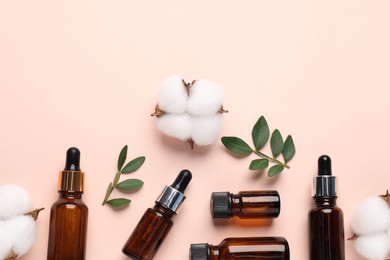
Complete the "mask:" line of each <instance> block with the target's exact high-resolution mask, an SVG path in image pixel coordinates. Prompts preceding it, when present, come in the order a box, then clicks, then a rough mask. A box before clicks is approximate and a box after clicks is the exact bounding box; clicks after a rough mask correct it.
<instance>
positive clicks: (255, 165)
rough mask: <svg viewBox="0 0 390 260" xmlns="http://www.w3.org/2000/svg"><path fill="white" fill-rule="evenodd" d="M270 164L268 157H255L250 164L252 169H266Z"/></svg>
mask: <svg viewBox="0 0 390 260" xmlns="http://www.w3.org/2000/svg"><path fill="white" fill-rule="evenodd" d="M268 165H269V161H268V159H255V160H253V161H252V162H251V164H250V165H249V169H250V170H264V169H265V168H267V167H268Z"/></svg>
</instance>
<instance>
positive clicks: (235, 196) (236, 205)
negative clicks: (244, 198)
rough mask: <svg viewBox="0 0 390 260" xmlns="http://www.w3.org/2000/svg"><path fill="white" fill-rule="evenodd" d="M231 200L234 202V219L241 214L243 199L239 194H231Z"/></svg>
mask: <svg viewBox="0 0 390 260" xmlns="http://www.w3.org/2000/svg"><path fill="white" fill-rule="evenodd" d="M230 199H231V202H232V217H233V216H239V215H240V213H241V206H240V204H241V197H240V196H239V195H238V194H233V193H230Z"/></svg>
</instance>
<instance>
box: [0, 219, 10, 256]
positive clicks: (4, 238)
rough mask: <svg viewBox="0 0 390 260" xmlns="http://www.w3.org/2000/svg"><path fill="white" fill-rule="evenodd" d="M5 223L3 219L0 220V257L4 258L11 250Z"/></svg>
mask: <svg viewBox="0 0 390 260" xmlns="http://www.w3.org/2000/svg"><path fill="white" fill-rule="evenodd" d="M5 225H6V224H5V221H2V220H0V259H5V258H6V257H7V256H8V254H9V253H10V251H11V241H10V239H9V237H8V235H7V234H8V233H7V232H6V229H5Z"/></svg>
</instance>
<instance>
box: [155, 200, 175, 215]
mask: <svg viewBox="0 0 390 260" xmlns="http://www.w3.org/2000/svg"><path fill="white" fill-rule="evenodd" d="M153 209H154V210H155V211H157V212H158V213H160V214H161V215H163V216H164V217H167V218H172V217H173V216H174V215H175V212H174V211H172V210H170V209H168V208H166V207H164V206H163V205H161V204H160V203H156V205H155V206H154V208H153Z"/></svg>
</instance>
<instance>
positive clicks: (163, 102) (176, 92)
mask: <svg viewBox="0 0 390 260" xmlns="http://www.w3.org/2000/svg"><path fill="white" fill-rule="evenodd" d="M187 101H188V93H187V90H186V88H185V86H184V84H183V81H182V77H181V76H180V75H174V76H172V77H169V78H167V79H166V80H164V82H163V83H162V86H161V88H160V93H159V96H158V106H159V108H160V109H161V110H163V111H164V112H166V113H174V114H180V113H184V112H185V110H186V108H187Z"/></svg>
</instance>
